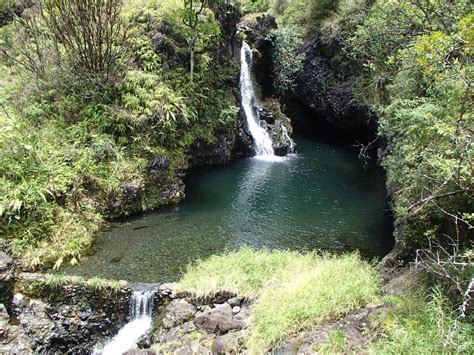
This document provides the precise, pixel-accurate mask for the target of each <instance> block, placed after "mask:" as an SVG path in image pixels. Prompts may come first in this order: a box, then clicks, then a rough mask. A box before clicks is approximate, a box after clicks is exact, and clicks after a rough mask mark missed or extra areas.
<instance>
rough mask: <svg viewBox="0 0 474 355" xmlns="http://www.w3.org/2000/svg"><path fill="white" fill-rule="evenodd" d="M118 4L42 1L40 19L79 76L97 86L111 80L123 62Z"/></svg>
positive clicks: (104, 0) (114, 1)
mask: <svg viewBox="0 0 474 355" xmlns="http://www.w3.org/2000/svg"><path fill="white" fill-rule="evenodd" d="M121 8H122V1H121V0H44V1H43V2H42V16H43V19H44V21H45V23H46V26H47V27H48V29H49V30H50V31H51V32H52V34H53V36H54V38H55V40H56V42H57V43H58V44H59V45H60V46H61V47H62V49H63V52H64V54H65V56H66V59H67V60H68V62H69V64H71V65H72V67H73V70H75V73H76V74H78V75H79V76H81V77H83V78H85V79H86V80H87V79H91V80H99V83H101V84H102V83H104V82H107V81H109V80H110V79H111V78H113V77H115V76H116V75H117V74H118V73H119V72H120V71H121V69H122V68H123V66H124V64H125V62H126V60H125V59H126V56H127V50H126V46H125V45H124V44H125V40H126V33H127V32H126V29H125V26H124V23H123V21H122V19H121V17H120V12H121Z"/></svg>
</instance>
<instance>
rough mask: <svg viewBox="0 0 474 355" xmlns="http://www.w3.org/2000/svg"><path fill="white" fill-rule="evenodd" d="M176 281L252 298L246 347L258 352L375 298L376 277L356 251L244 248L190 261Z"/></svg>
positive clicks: (201, 291) (197, 289) (199, 291)
mask: <svg viewBox="0 0 474 355" xmlns="http://www.w3.org/2000/svg"><path fill="white" fill-rule="evenodd" d="M180 285H181V287H182V288H183V289H186V290H187V291H190V292H192V293H194V294H195V295H196V296H206V295H210V294H213V293H216V292H219V291H230V292H234V293H237V294H239V295H241V296H245V297H249V298H254V299H257V302H256V305H255V308H254V312H253V316H252V325H251V327H252V331H251V336H250V339H249V341H248V348H249V350H250V351H251V352H254V353H258V352H261V351H264V350H268V349H270V348H271V347H272V346H274V345H275V344H277V343H278V342H279V341H281V340H282V339H284V338H285V337H287V336H288V335H290V334H292V333H294V332H297V331H299V330H301V329H305V328H310V327H312V326H315V325H318V324H322V323H324V322H327V321H330V320H332V319H335V318H337V317H339V316H342V315H344V314H347V313H349V312H351V311H352V310H355V309H357V308H359V307H363V306H364V305H366V304H368V303H370V302H374V301H376V300H377V294H378V290H379V277H378V276H377V274H376V272H375V270H374V269H373V267H372V266H371V265H369V264H368V263H367V262H365V261H363V260H361V259H360V257H359V255H357V254H347V255H343V256H332V255H319V254H316V253H307V254H302V253H298V252H290V251H268V250H261V251H254V250H251V249H248V248H244V249H242V250H240V251H238V252H229V253H226V254H224V255H220V256H213V257H211V258H210V259H208V260H206V261H203V262H199V263H197V264H195V265H193V266H191V267H190V268H189V269H188V271H187V272H186V274H185V275H184V276H183V278H182V280H181V283H180Z"/></svg>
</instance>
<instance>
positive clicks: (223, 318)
mask: <svg viewBox="0 0 474 355" xmlns="http://www.w3.org/2000/svg"><path fill="white" fill-rule="evenodd" d="M194 323H195V324H196V326H197V327H198V328H199V329H202V330H205V331H207V332H209V333H216V334H223V333H226V332H228V331H229V330H231V329H241V328H242V327H243V326H244V322H243V321H241V320H238V319H235V318H234V315H233V313H232V307H231V306H230V304H228V303H224V304H220V305H217V306H216V307H214V308H212V309H211V310H210V311H206V312H202V313H200V314H198V315H197V316H196V318H195V319H194Z"/></svg>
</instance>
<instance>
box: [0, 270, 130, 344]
mask: <svg viewBox="0 0 474 355" xmlns="http://www.w3.org/2000/svg"><path fill="white" fill-rule="evenodd" d="M42 280H43V276H42V275H37V274H21V275H19V277H18V280H17V283H16V287H15V289H16V290H17V293H16V294H15V296H14V298H13V301H12V319H11V320H13V321H14V322H13V323H14V324H15V325H11V324H10V323H12V322H11V320H10V322H9V327H8V328H7V330H6V331H4V332H3V333H2V334H3V335H2V334H0V353H1V352H2V350H4V349H5V348H8V346H10V345H11V344H14V347H13V348H14V349H15V347H16V346H20V348H25V349H30V350H29V351H34V352H38V353H41V352H60V353H88V352H90V350H91V349H93V348H94V346H95V345H96V344H97V343H99V342H102V341H104V340H106V339H109V338H110V337H112V336H113V335H114V334H115V333H116V332H117V331H118V329H119V328H120V327H121V326H122V325H124V324H125V323H126V321H127V320H128V311H129V300H130V293H131V290H130V289H129V288H128V287H126V286H124V287H122V288H120V289H113V288H111V287H110V286H103V287H99V286H97V287H94V286H90V285H84V284H73V283H65V284H64V285H57V286H53V285H48V284H45V283H44V282H43V281H42ZM4 319H5V317H2V316H1V309H0V323H1V322H2V321H4Z"/></svg>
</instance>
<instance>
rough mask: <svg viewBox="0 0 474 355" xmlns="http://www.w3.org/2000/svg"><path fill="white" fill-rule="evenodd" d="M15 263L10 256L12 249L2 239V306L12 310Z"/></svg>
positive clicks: (0, 258) (0, 245)
mask: <svg viewBox="0 0 474 355" xmlns="http://www.w3.org/2000/svg"><path fill="white" fill-rule="evenodd" d="M14 271H15V261H14V260H13V258H12V256H11V255H10V249H9V246H8V244H7V242H6V241H4V240H3V239H0V304H4V305H5V308H6V309H7V310H8V311H9V310H10V303H11V299H12V297H13V282H14Z"/></svg>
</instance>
